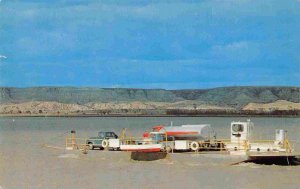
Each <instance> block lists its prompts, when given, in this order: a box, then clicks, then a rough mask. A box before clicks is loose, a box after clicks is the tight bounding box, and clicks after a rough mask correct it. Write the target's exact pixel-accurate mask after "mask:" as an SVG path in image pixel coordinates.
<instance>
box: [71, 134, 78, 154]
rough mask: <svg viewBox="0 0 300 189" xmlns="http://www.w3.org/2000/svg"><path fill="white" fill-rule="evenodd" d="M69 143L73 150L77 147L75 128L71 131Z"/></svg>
mask: <svg viewBox="0 0 300 189" xmlns="http://www.w3.org/2000/svg"><path fill="white" fill-rule="evenodd" d="M71 143H72V148H73V150H75V149H77V145H76V131H75V130H72V131H71Z"/></svg>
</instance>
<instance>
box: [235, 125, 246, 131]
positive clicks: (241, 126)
mask: <svg viewBox="0 0 300 189" xmlns="http://www.w3.org/2000/svg"><path fill="white" fill-rule="evenodd" d="M232 130H233V131H234V132H243V130H244V127H243V125H241V124H233V125H232Z"/></svg>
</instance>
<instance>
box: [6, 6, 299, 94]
mask: <svg viewBox="0 0 300 189" xmlns="http://www.w3.org/2000/svg"><path fill="white" fill-rule="evenodd" d="M278 85H280V86H300V0H293V1H290V0H284V1H282V0H278V1H272V0H263V1H262V0H234V1H232V0H226V1H225V0H224V1H222V0H203V1H201V0H198V1H193V0H186V1H179V0H170V1H163V0H157V1H150V0H148V1H144V0H138V1H134V0H128V1H126V0H123V1H113V0H112V1H96V0H69V1H67V0H44V1H40V0H20V1H17V0H0V86H10V87H32V86H76V87H83V86H89V87H114V88H115V87H123V88H164V89H197V88H214V87H223V86H278Z"/></svg>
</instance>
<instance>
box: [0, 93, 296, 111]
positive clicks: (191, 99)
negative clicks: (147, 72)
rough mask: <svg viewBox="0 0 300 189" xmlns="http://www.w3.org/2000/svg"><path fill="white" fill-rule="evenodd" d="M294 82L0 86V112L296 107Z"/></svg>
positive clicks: (271, 109) (292, 108)
mask: <svg viewBox="0 0 300 189" xmlns="http://www.w3.org/2000/svg"><path fill="white" fill-rule="evenodd" d="M299 91H300V88H299V87H225V88H215V89H205V90H162V89H102V88H72V87H35V88H0V113H1V114H40V113H41V112H42V113H43V114H45V113H48V114H62V113H83V112H100V113H101V112H102V113H103V112H104V113H107V112H117V113H128V112H131V113H133V114H134V113H138V112H140V111H141V110H144V111H143V112H144V113H145V112H146V113H147V111H148V110H149V111H150V112H151V111H152V112H153V110H157V111H156V112H155V111H154V114H155V113H157V112H159V113H164V112H166V110H195V111H197V110H218V111H229V110H230V111H232V110H235V111H266V112H270V111H273V110H299V102H300V92H299Z"/></svg>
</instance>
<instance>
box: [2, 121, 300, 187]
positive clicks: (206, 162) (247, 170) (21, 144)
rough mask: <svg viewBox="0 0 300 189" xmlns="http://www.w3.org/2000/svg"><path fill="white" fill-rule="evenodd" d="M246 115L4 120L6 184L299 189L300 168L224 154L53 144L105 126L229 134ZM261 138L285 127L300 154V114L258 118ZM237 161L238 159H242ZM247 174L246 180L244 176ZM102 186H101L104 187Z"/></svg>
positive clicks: (257, 133) (139, 131)
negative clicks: (137, 155)
mask: <svg viewBox="0 0 300 189" xmlns="http://www.w3.org/2000/svg"><path fill="white" fill-rule="evenodd" d="M239 120H240V121H246V118H239V117H230V118H223V117H180V118H179V117H170V118H168V117H165V118H161V117H159V118H157V117H151V118H143V117H137V118H126V117H119V118H117V117H116V118H108V117H105V118H102V117H99V118H97V117H93V118H54V117H51V118H4V117H2V118H0V144H1V148H0V188H1V187H2V188H4V189H6V188H9V189H10V188H104V187H105V188H157V186H159V187H164V188H184V187H186V186H188V188H199V187H200V186H201V188H282V187H287V188H300V181H299V178H300V166H294V167H282V166H265V165H255V164H254V165H253V164H245V165H239V166H229V162H230V161H232V160H231V159H230V161H229V159H228V157H224V156H210V155H191V154H179V155H174V156H171V158H170V159H168V160H159V161H155V162H140V163H136V162H132V161H130V160H129V158H128V156H127V153H124V152H102V151H98V150H95V151H90V152H89V154H87V155H82V154H80V153H79V152H76V151H75V152H74V151H65V150H57V149H48V148H44V147H42V144H49V145H54V146H63V145H64V137H65V133H66V132H68V131H70V130H72V129H75V130H76V131H77V135H78V136H79V137H89V136H94V135H96V134H97V132H98V131H103V130H106V131H110V130H112V131H114V132H116V133H120V131H121V130H122V128H125V127H126V128H129V131H130V132H131V133H132V135H135V136H141V135H142V133H143V132H144V131H145V130H147V129H149V128H151V127H152V126H154V125H158V124H164V125H170V123H171V122H172V123H173V125H181V124H211V126H212V127H213V128H214V129H215V131H216V132H217V136H218V138H229V136H230V135H229V134H230V122H231V121H239ZM251 121H252V122H253V123H254V125H255V127H254V133H255V137H256V138H257V139H274V138H275V129H285V130H287V131H288V136H289V138H290V139H291V140H294V141H293V143H294V144H295V148H296V149H297V151H300V143H299V140H300V119H299V118H252V119H251ZM235 161H237V160H235ZM237 178H240V179H237ZM99 186H102V187H99Z"/></svg>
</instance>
